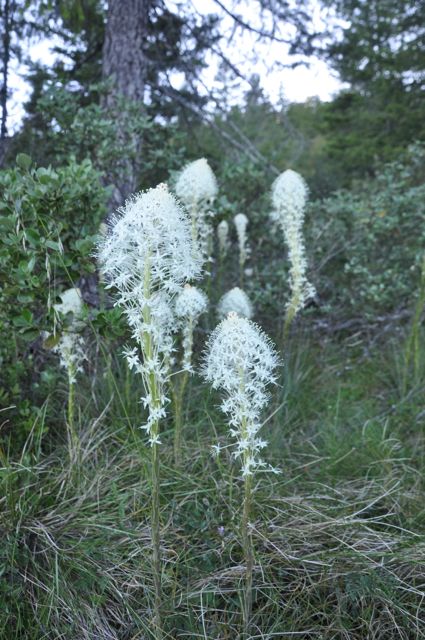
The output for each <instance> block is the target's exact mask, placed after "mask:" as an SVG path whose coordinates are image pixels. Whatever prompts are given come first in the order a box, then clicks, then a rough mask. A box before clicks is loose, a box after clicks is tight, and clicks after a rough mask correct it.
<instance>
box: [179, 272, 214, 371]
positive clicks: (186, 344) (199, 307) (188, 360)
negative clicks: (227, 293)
mask: <svg viewBox="0 0 425 640" xmlns="http://www.w3.org/2000/svg"><path fill="white" fill-rule="evenodd" d="M207 308H208V298H207V296H206V295H205V293H203V291H200V290H199V289H197V288H196V287H192V286H190V285H189V284H186V285H185V287H184V289H183V291H182V292H181V293H179V295H178V296H177V297H176V302H175V311H176V316H177V318H178V319H179V320H180V323H181V325H182V334H183V369H184V370H185V371H190V372H191V371H192V351H193V330H194V328H195V326H196V324H197V322H198V320H199V316H200V315H201V314H202V313H205V311H206V310H207Z"/></svg>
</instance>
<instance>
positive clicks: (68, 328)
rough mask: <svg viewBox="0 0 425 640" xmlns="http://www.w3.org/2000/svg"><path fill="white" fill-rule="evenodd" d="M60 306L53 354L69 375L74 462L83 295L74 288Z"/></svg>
mask: <svg viewBox="0 0 425 640" xmlns="http://www.w3.org/2000/svg"><path fill="white" fill-rule="evenodd" d="M60 298H61V302H60V303H58V304H55V305H53V308H54V310H55V313H56V314H57V316H58V318H59V322H60V324H61V325H62V329H61V334H60V337H59V340H58V342H57V344H56V346H55V347H54V351H56V353H58V354H59V357H60V364H61V366H62V367H63V368H64V369H66V372H67V375H68V402H67V423H66V424H67V429H68V447H69V456H70V459H71V460H74V458H76V459H77V461H78V459H79V448H80V447H79V440H78V433H77V429H76V425H75V385H76V383H77V375H78V373H80V372H82V370H83V366H82V365H83V362H84V360H86V354H85V349H84V339H83V336H82V335H81V333H80V331H81V328H82V323H81V314H82V311H83V300H82V298H81V291H80V290H79V289H77V288H75V287H73V288H71V289H67V290H66V291H64V292H63V293H62V294H61V296H60Z"/></svg>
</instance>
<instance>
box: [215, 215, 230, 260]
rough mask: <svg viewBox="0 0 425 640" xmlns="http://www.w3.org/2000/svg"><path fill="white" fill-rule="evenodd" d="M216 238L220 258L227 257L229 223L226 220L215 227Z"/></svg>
mask: <svg viewBox="0 0 425 640" xmlns="http://www.w3.org/2000/svg"><path fill="white" fill-rule="evenodd" d="M217 237H218V249H219V251H220V256H221V258H224V257H225V256H226V255H227V252H228V250H229V244H230V243H229V223H228V222H227V220H222V221H221V222H219V224H218V225H217Z"/></svg>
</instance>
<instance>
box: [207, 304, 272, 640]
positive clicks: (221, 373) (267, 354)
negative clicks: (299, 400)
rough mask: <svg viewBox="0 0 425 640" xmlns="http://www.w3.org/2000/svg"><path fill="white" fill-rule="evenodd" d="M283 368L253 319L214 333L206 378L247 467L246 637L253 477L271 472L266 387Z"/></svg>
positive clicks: (234, 321)
mask: <svg viewBox="0 0 425 640" xmlns="http://www.w3.org/2000/svg"><path fill="white" fill-rule="evenodd" d="M278 363H279V361H278V357H277V354H276V351H275V349H274V347H273V345H272V343H271V342H270V340H269V339H268V338H267V337H266V336H265V334H264V333H263V332H262V331H261V329H260V328H259V327H258V326H257V325H256V324H254V323H253V322H251V321H250V320H247V319H246V318H240V317H239V316H237V315H236V314H235V313H231V314H229V316H228V317H227V318H226V319H225V320H223V321H222V322H221V323H220V324H219V325H218V327H217V328H216V329H215V330H214V332H213V333H212V335H211V337H210V340H209V342H208V345H207V349H206V355H205V361H204V367H203V376H204V378H205V379H206V380H207V381H208V382H210V383H211V385H212V386H213V388H214V389H220V390H221V391H223V392H224V394H225V398H224V400H223V402H222V404H221V408H222V410H223V412H224V413H225V414H226V415H227V416H228V417H229V425H230V436H231V437H232V438H233V439H234V440H235V446H234V451H233V455H234V457H235V458H236V459H238V460H241V464H242V476H243V478H244V499H243V516H242V540H243V549H244V555H245V561H246V584H245V598H244V608H243V618H244V629H245V633H247V634H248V630H249V624H250V617H251V607H252V571H253V563H254V556H253V548H252V538H251V533H250V515H251V493H252V478H253V475H254V473H255V472H256V471H257V470H258V469H265V468H267V465H266V463H265V462H264V461H263V460H262V459H261V457H260V452H261V450H262V449H263V448H264V447H265V446H266V444H267V443H266V441H265V440H263V439H262V438H261V437H260V436H259V431H260V429H261V426H262V423H261V421H260V415H261V412H262V410H263V409H264V408H265V406H266V405H267V402H268V400H269V394H268V393H267V387H268V385H270V384H273V383H274V382H275V381H276V377H275V371H276V368H277V366H278ZM269 468H270V469H271V470H272V471H275V470H274V469H273V468H272V467H269Z"/></svg>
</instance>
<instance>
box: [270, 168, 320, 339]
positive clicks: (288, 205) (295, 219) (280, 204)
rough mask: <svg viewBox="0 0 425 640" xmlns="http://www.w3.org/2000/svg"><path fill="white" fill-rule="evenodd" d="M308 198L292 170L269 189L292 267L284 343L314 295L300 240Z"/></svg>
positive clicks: (296, 174)
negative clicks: (295, 320) (291, 327)
mask: <svg viewBox="0 0 425 640" xmlns="http://www.w3.org/2000/svg"><path fill="white" fill-rule="evenodd" d="M307 195H308V189H307V185H306V183H305V181H304V180H303V178H302V177H301V176H300V175H299V174H298V173H296V171H292V170H291V169H288V170H287V171H284V172H283V173H282V174H281V175H280V176H278V178H276V180H275V182H274V184H273V186H272V200H273V205H274V208H275V212H274V213H273V219H277V220H278V221H279V224H280V226H281V228H282V231H283V234H284V238H285V242H286V244H287V246H288V253H289V261H290V263H291V267H290V271H289V284H290V288H291V298H290V300H289V302H288V303H287V305H286V315H285V321H284V329H283V337H284V340H286V338H287V335H288V331H289V327H290V325H291V323H292V320H293V319H294V318H295V316H296V315H297V313H298V312H299V311H300V310H301V309H302V308H303V307H304V306H305V303H306V301H307V299H308V298H311V297H312V296H314V294H315V289H314V287H313V285H312V284H310V282H308V280H307V277H306V271H307V261H306V258H305V249H304V240H303V236H302V225H303V222H304V213H305V206H306V202H307Z"/></svg>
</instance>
